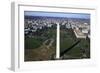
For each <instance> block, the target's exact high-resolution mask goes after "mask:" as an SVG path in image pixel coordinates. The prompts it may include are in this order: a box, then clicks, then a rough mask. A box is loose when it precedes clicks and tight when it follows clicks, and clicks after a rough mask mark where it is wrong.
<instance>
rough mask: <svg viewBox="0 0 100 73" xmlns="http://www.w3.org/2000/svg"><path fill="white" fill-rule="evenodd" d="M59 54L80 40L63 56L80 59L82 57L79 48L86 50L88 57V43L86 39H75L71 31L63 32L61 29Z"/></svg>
mask: <svg viewBox="0 0 100 73" xmlns="http://www.w3.org/2000/svg"><path fill="white" fill-rule="evenodd" d="M60 34H61V36H60V38H61V39H60V50H61V51H60V52H63V51H64V50H66V49H67V48H69V47H71V46H72V45H73V44H74V43H75V42H76V41H78V40H81V41H80V42H79V43H78V44H77V45H75V47H73V48H72V49H71V50H69V51H68V52H66V53H65V55H69V56H72V57H76V58H80V57H81V56H82V54H81V50H80V49H81V48H83V49H86V50H87V51H86V55H87V56H88V57H90V42H89V41H87V40H86V39H77V38H76V37H75V35H74V33H73V31H72V30H70V29H69V30H68V29H67V30H65V29H61V31H60Z"/></svg>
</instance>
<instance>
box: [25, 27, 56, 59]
mask: <svg viewBox="0 0 100 73" xmlns="http://www.w3.org/2000/svg"><path fill="white" fill-rule="evenodd" d="M40 32H41V30H40ZM55 51H56V29H49V28H48V29H46V30H45V31H43V32H42V34H41V35H35V36H34V35H33V36H32V37H30V38H29V37H26V38H25V57H24V59H25V61H40V60H42V61H43V60H52V59H54V56H55Z"/></svg>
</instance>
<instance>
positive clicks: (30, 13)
mask: <svg viewBox="0 0 100 73" xmlns="http://www.w3.org/2000/svg"><path fill="white" fill-rule="evenodd" d="M24 15H25V16H47V17H66V18H83V19H90V14H87V13H61V12H38V11H24Z"/></svg>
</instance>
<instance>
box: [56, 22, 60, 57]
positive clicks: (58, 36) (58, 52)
mask: <svg viewBox="0 0 100 73" xmlns="http://www.w3.org/2000/svg"><path fill="white" fill-rule="evenodd" d="M56 43H57V47H56V59H59V58H60V25H59V23H57V39H56Z"/></svg>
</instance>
